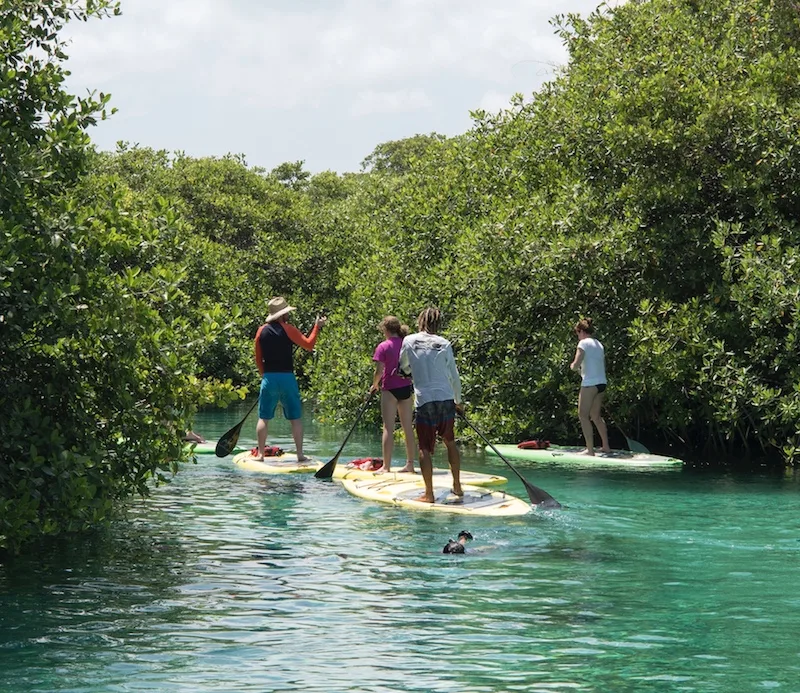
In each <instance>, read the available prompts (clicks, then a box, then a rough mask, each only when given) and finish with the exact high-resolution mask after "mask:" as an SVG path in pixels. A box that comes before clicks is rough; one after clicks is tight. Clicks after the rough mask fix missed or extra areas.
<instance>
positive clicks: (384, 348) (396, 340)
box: [372, 337, 411, 390]
mask: <svg viewBox="0 0 800 693" xmlns="http://www.w3.org/2000/svg"><path fill="white" fill-rule="evenodd" d="M401 346H403V338H402V337H389V339H387V340H386V341H385V342H381V343H380V344H378V346H377V348H376V349H375V354H374V355H373V357H372V360H373V361H381V362H382V363H383V377H382V378H381V389H382V390H394V389H395V388H397V387H406V386H407V385H411V379H410V378H403V377H402V376H399V375H397V364H398V363H399V361H400V347H401Z"/></svg>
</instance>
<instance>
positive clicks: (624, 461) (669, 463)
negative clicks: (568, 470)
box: [485, 445, 683, 469]
mask: <svg viewBox="0 0 800 693" xmlns="http://www.w3.org/2000/svg"><path fill="white" fill-rule="evenodd" d="M495 447H496V448H497V450H498V452H499V453H500V454H501V455H502V456H503V457H507V458H509V459H511V460H524V461H527V462H549V463H551V464H564V465H570V466H583V467H617V468H624V467H630V468H632V469H638V468H643V469H644V468H649V469H653V468H674V469H677V468H679V467H681V466H683V460H679V459H678V458H677V457H664V456H663V455H653V454H651V453H644V452H631V451H630V450H612V451H611V452H600V450H598V449H595V454H594V457H592V456H591V455H582V454H581V450H583V449H584V448H580V447H568V446H562V445H551V446H550V447H548V448H544V449H538V450H537V449H523V448H519V447H517V446H516V445H495ZM485 450H486V452H487V453H488V454H489V455H494V454H495V451H494V450H492V448H491V446H489V445H487V446H486V448H485Z"/></svg>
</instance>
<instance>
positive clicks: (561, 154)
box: [317, 0, 800, 461]
mask: <svg viewBox="0 0 800 693" xmlns="http://www.w3.org/2000/svg"><path fill="white" fill-rule="evenodd" d="M798 20H799V17H798V10H797V8H796V5H795V4H793V3H791V2H787V1H775V0H773V1H768V0H723V1H722V2H710V1H707V2H703V1H701V0H697V1H695V2H667V1H666V0H663V1H662V0H650V1H647V2H645V1H639V2H629V3H626V4H624V5H622V6H620V7H618V8H616V9H614V10H610V9H607V8H605V9H603V10H601V11H598V12H596V13H594V14H592V15H591V16H590V17H588V18H586V19H582V18H580V17H577V16H568V17H560V18H558V19H557V21H556V24H557V27H558V30H559V32H560V34H561V36H562V38H563V39H564V41H565V43H566V45H567V47H568V49H569V51H570V62H569V65H568V67H567V68H566V69H564V70H563V71H562V73H561V74H560V75H559V76H558V77H557V79H555V80H554V81H553V82H551V83H549V84H547V85H546V86H545V87H544V88H543V90H542V91H541V92H540V93H538V94H536V95H534V96H533V98H532V99H531V100H530V102H528V103H526V102H525V101H524V100H523V99H522V98H521V97H517V98H515V99H514V101H513V102H512V103H511V104H510V107H509V109H508V110H507V111H506V112H504V113H501V114H499V115H496V116H490V115H488V114H486V113H482V112H476V113H475V114H474V118H475V125H474V127H473V129H472V130H471V131H470V132H468V133H466V134H465V135H463V136H461V137H459V138H455V139H453V140H449V141H447V142H445V143H440V144H438V145H437V146H436V147H435V148H433V149H432V150H430V151H429V152H427V153H425V152H423V153H422V154H421V155H420V156H415V157H413V158H411V157H409V158H408V161H409V162H410V163H409V165H404V166H402V167H400V168H398V169H396V170H395V171H394V173H395V174H396V175H395V176H393V177H392V178H391V180H388V181H384V189H385V191H386V197H385V200H381V199H380V198H378V197H373V199H372V201H373V202H374V204H375V207H374V208H372V209H370V210H369V217H368V219H367V220H366V221H365V222H364V223H363V225H361V226H360V227H359V230H358V235H359V237H361V238H362V239H363V240H362V243H363V244H364V245H363V248H364V250H363V251H362V253H361V254H360V255H359V256H357V257H356V258H355V259H354V260H353V261H352V262H351V263H350V264H349V266H348V269H347V271H346V272H344V273H343V274H342V277H343V282H344V283H345V287H346V289H347V291H348V295H349V296H350V301H349V303H348V305H347V306H345V307H342V309H341V313H340V315H338V316H336V317H337V318H340V320H341V321H344V320H345V319H346V321H347V323H346V324H339V323H338V322H337V321H334V322H333V324H332V325H331V328H330V333H329V334H330V336H332V338H333V339H334V340H335V341H336V343H337V345H341V346H342V347H343V348H342V349H341V354H331V355H328V354H326V355H325V357H324V358H321V359H320V369H321V371H320V373H319V378H318V380H317V384H318V387H319V389H320V391H321V393H322V398H321V399H322V403H323V404H324V405H325V407H326V408H327V410H328V411H329V412H332V410H333V406H334V404H335V403H337V402H338V403H339V404H341V397H340V396H337V393H342V392H348V393H349V392H352V391H353V388H354V387H355V384H356V382H366V381H365V379H364V373H365V372H368V371H369V370H370V364H369V361H368V358H369V354H370V352H371V349H372V348H373V347H374V343H375V341H376V340H377V336H376V335H375V333H374V332H373V331H372V329H371V326H372V325H374V324H375V323H376V322H377V321H378V320H379V319H380V317H381V315H382V314H384V313H393V314H396V315H398V316H399V317H401V319H404V320H407V321H412V320H413V318H414V316H415V315H416V313H417V312H418V311H419V310H420V309H421V308H423V307H424V306H425V305H427V304H429V303H438V304H439V305H440V307H442V308H443V309H444V310H445V312H446V313H447V314H448V315H449V316H450V322H449V324H448V326H447V330H448V332H449V334H450V336H451V337H453V338H454V339H455V341H456V344H457V347H458V360H459V364H460V367H461V370H462V374H463V377H464V381H465V384H466V398H467V401H468V402H469V404H470V405H471V406H472V407H473V409H474V413H473V416H474V417H475V420H476V421H478V422H480V424H481V426H482V427H484V428H486V430H489V431H491V433H492V434H493V435H494V436H497V437H503V438H506V437H521V436H524V435H543V436H546V437H551V438H553V439H560V440H565V439H574V440H577V439H578V436H579V431H578V426H577V420H576V417H575V399H576V390H577V382H576V379H575V377H574V375H572V374H570V373H569V372H568V371H567V364H568V363H569V361H570V359H571V357H572V355H573V353H574V341H573V337H572V334H571V329H570V328H571V326H572V324H574V322H575V320H576V319H577V318H578V317H580V316H581V315H591V316H592V317H594V319H595V321H596V324H598V325H599V326H600V328H601V333H600V335H599V336H600V337H601V339H602V340H603V341H604V342H605V343H606V346H607V359H608V366H609V371H610V376H611V388H610V390H609V410H610V411H611V413H612V418H613V419H614V420H616V421H619V422H620V423H622V424H623V425H624V426H626V429H628V430H634V429H635V434H636V435H637V436H638V437H644V438H652V439H653V441H654V442H655V443H656V445H657V444H658V442H659V438H661V437H662V436H664V437H665V439H662V441H661V442H662V444H663V443H664V442H667V441H678V440H682V441H684V442H685V443H686V445H687V447H688V449H687V452H688V454H699V453H701V452H702V453H703V454H704V455H706V456H708V455H709V454H712V453H718V454H720V453H721V454H735V453H741V451H743V450H744V451H747V450H750V449H752V451H753V453H754V454H763V453H764V452H767V453H769V452H770V451H773V452H774V451H779V452H780V453H782V454H783V455H784V457H785V459H787V460H789V461H794V460H795V459H797V452H796V451H797V448H798V443H800V431H799V430H798V427H797V424H796V421H797V420H798V419H797V414H798V402H797V387H796V383H797V382H798V378H797V373H796V371H795V368H794V365H793V364H792V363H791V360H792V359H791V354H792V353H793V349H792V347H793V345H794V342H795V340H796V338H797V335H796V331H797V326H798V323H797V305H798V304H797V303H796V298H795V293H794V287H796V286H797V278H796V277H795V276H794V275H795V269H794V268H795V262H794V254H795V252H794V251H795V248H796V246H797V233H796V228H797V225H796V219H797V218H798V211H800V210H798V201H799V200H798V195H799V194H800V193H798V190H800V187H798V182H799V181H798V171H799V170H800V169H799V168H798V161H797V155H796V152H797V151H800V148H798V145H800V142H798V134H797V133H798V132H800V129H799V128H798V115H799V114H800V108H799V106H800V102H798V93H799V92H798V84H800V80H798V77H800V75H799V74H798V70H799V69H800V61H798V56H797V45H798V37H799V34H798V32H799V31H800V21H798ZM394 144H395V143H389V145H391V147H390V150H391V149H393V148H394ZM376 152H378V154H381V155H383V159H381V160H382V161H389V160H390V157H389V156H388V155H387V153H386V152H383V150H381V148H379V149H378V150H376ZM379 158H380V157H379ZM373 170H374V167H373ZM387 172H392V167H391V166H390V165H388V163H387V165H386V166H384V167H383V169H382V171H381V173H383V174H386V173H387ZM362 326H364V327H362ZM367 326H369V327H367ZM348 359H349V360H350V364H351V365H348ZM356 376H357V377H356ZM360 389H363V387H362V388H360ZM633 424H635V426H633ZM656 432H658V433H657V434H656Z"/></svg>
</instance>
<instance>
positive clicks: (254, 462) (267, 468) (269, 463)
mask: <svg viewBox="0 0 800 693" xmlns="http://www.w3.org/2000/svg"><path fill="white" fill-rule="evenodd" d="M233 463H234V464H235V465H236V466H237V467H239V468H240V469H246V470H247V471H249V472H261V473H263V474H308V473H310V472H316V471H317V470H318V469H319V468H320V467H321V466H322V462H320V460H318V459H317V458H316V457H309V458H308V459H307V460H305V461H303V462H298V461H297V455H295V454H294V453H292V452H285V453H283V454H282V455H277V456H275V457H265V458H264V461H263V462H259V461H258V458H257V457H254V456H253V455H251V454H250V451H249V450H248V451H245V452H240V453H239V454H238V455H236V456H235V457H234V458H233Z"/></svg>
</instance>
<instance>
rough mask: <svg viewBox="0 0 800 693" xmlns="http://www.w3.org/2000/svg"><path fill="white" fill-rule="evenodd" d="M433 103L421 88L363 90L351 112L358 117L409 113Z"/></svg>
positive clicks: (428, 106)
mask: <svg viewBox="0 0 800 693" xmlns="http://www.w3.org/2000/svg"><path fill="white" fill-rule="evenodd" d="M432 105H433V103H432V101H431V100H430V99H429V98H428V95H427V94H426V93H425V92H424V91H422V90H421V89H400V90H399V91H362V92H359V93H358V95H357V96H356V100H355V102H354V103H353V105H352V106H351V107H350V113H352V114H353V115H354V116H356V117H359V116H366V115H372V114H374V113H408V112H410V111H419V110H423V109H426V108H430V107H431V106H432Z"/></svg>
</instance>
